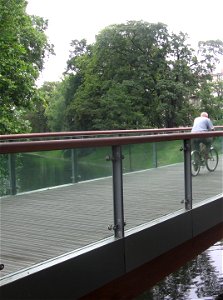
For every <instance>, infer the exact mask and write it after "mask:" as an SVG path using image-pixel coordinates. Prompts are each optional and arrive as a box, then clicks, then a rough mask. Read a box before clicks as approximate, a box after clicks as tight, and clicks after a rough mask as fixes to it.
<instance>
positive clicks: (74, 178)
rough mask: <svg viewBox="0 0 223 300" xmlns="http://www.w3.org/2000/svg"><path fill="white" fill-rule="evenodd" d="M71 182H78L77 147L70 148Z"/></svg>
mask: <svg viewBox="0 0 223 300" xmlns="http://www.w3.org/2000/svg"><path fill="white" fill-rule="evenodd" d="M71 166H72V176H71V179H72V183H76V182H78V170H77V149H71Z"/></svg>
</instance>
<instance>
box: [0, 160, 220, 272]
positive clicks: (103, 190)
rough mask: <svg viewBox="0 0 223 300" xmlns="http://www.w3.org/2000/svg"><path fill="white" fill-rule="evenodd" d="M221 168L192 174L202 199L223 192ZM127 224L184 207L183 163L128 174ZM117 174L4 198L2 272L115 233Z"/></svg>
mask: <svg viewBox="0 0 223 300" xmlns="http://www.w3.org/2000/svg"><path fill="white" fill-rule="evenodd" d="M222 179H223V172H222V158H221V159H220V162H219V166H218V168H217V170H216V171H215V172H213V173H209V172H208V171H206V170H205V169H204V170H203V169H202V170H201V174H200V175H199V176H197V177H196V178H193V199H194V202H195V203H196V202H198V201H201V200H204V199H207V198H209V197H212V196H215V195H217V194H220V193H222V190H223V187H222ZM123 187H124V211H125V220H126V223H127V225H126V227H125V228H126V230H127V229H130V228H133V227H135V226H138V225H140V224H143V223H145V222H149V221H151V220H154V219H156V218H159V217H161V216H164V215H167V214H169V213H171V212H175V211H176V210H179V209H183V208H184V204H183V203H181V201H182V200H183V199H184V178H183V164H176V165H173V166H167V167H162V168H157V169H151V170H146V171H142V172H135V173H131V174H126V175H124V182H123ZM112 193H113V192H112V178H104V179H100V180H94V181H87V182H82V183H77V184H73V185H68V186H62V187H57V188H52V189H47V190H42V191H36V192H32V193H26V194H21V195H17V196H9V197H3V198H1V199H0V201H1V202H0V203H1V231H0V234H1V236H0V237H1V247H0V250H1V263H3V264H4V265H5V268H4V270H2V271H1V272H0V275H1V277H3V276H5V275H7V274H9V273H12V272H16V271H19V270H21V269H23V268H26V267H29V266H32V265H34V264H36V263H40V262H42V261H45V260H48V259H50V258H53V257H56V256H58V255H61V254H64V253H66V252H69V251H72V250H75V249H78V248H81V247H83V246H86V245H88V244H90V243H93V242H96V241H99V240H101V239H104V238H106V237H109V236H112V235H113V231H109V230H108V225H110V224H113V200H112Z"/></svg>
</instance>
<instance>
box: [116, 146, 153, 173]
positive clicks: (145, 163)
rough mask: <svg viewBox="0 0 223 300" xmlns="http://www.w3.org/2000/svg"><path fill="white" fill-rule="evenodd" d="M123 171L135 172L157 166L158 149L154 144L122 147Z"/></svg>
mask: <svg viewBox="0 0 223 300" xmlns="http://www.w3.org/2000/svg"><path fill="white" fill-rule="evenodd" d="M122 154H123V157H124V159H123V172H124V173H129V172H135V171H139V170H146V169H151V168H153V167H155V166H156V149H155V147H154V144H152V143H147V144H135V145H131V144H130V145H126V146H123V147H122Z"/></svg>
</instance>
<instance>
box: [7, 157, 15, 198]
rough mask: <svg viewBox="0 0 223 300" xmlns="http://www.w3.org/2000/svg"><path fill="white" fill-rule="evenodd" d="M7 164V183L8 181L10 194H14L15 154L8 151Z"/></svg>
mask: <svg viewBox="0 0 223 300" xmlns="http://www.w3.org/2000/svg"><path fill="white" fill-rule="evenodd" d="M8 166H9V183H10V194H11V195H16V192H17V189H16V174H15V154H14V153H10V154H9V155H8Z"/></svg>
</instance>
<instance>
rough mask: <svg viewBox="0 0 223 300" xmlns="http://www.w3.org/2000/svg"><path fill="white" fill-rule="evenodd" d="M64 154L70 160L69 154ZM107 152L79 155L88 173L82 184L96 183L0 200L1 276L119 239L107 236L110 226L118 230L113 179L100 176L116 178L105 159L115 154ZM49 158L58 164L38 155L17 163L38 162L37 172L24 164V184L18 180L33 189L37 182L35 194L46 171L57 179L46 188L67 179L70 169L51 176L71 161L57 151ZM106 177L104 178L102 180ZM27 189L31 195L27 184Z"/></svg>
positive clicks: (49, 189)
mask: <svg viewBox="0 0 223 300" xmlns="http://www.w3.org/2000/svg"><path fill="white" fill-rule="evenodd" d="M79 150H81V149H79ZM97 151H99V152H97ZM64 152H65V153H68V154H69V150H67V151H64ZM107 152H108V149H102V148H101V149H99V148H98V149H97V150H96V151H92V152H91V151H86V150H84V149H83V151H80V152H79V155H78V157H77V165H78V166H81V165H84V170H82V171H81V172H82V173H78V174H83V175H82V176H83V177H82V179H83V178H87V179H92V180H86V181H84V180H82V181H81V182H80V181H79V182H77V183H73V184H72V183H71V184H67V185H58V186H56V187H55V186H54V187H51V188H46V189H41V190H39V189H38V190H34V191H29V192H24V193H18V194H17V195H8V196H4V197H1V198H0V205H1V263H3V264H4V266H5V267H4V270H2V271H1V273H0V276H1V277H4V276H6V275H8V274H12V273H14V272H16V271H19V270H22V269H24V268H27V267H32V266H34V265H35V264H38V263H41V262H44V261H46V260H48V259H52V258H54V257H56V256H59V255H63V254H65V253H68V252H70V251H73V250H77V249H80V248H82V247H84V246H87V245H89V244H91V243H95V242H97V241H100V240H102V239H104V238H107V237H111V236H113V235H114V232H113V230H111V231H109V230H108V225H112V226H113V225H114V224H113V223H114V221H113V190H112V176H107V177H105V173H103V172H104V171H103V172H101V173H100V174H99V170H101V169H104V168H106V172H107V173H106V174H107V175H111V171H112V165H111V161H106V159H105V154H110V152H111V151H109V153H107ZM80 153H81V155H80ZM46 154H47V156H50V155H52V157H54V158H55V156H57V159H53V158H52V161H51V160H50V163H49V162H47V163H46V164H43V163H42V160H41V159H36V157H35V155H33V156H31V154H27V155H25V154H18V157H20V158H22V160H21V162H24V161H25V159H27V158H28V161H29V162H30V156H31V158H32V159H34V161H35V163H34V164H35V169H31V170H28V171H27V170H25V169H23V170H22V167H24V165H22V164H21V165H20V166H19V167H20V168H21V169H20V170H18V172H17V180H19V182H20V183H21V180H20V178H18V176H19V175H21V174H23V177H24V179H25V180H27V182H29V183H30V184H31V183H32V180H33V181H34V182H36V185H35V187H34V188H37V187H38V188H40V187H41V186H40V185H38V183H39V180H40V177H41V176H43V175H42V174H43V173H41V172H42V169H44V172H46V174H48V176H54V177H53V179H50V180H52V181H50V182H49V183H47V184H46V185H47V186H48V185H49V186H52V184H54V183H56V179H55V178H56V177H57V176H62V175H61V174H62V173H63V172H65V171H64V170H65V167H64V166H63V167H59V168H58V169H57V168H55V170H54V171H55V174H54V175H52V174H51V173H50V172H51V168H53V167H52V166H51V162H52V164H53V165H55V161H59V160H62V161H64V160H66V155H64V154H63V155H62V154H61V157H60V158H61V159H59V156H58V153H55V152H54V151H52V153H51V152H50V151H48V152H47V153H44V152H42V155H43V156H44V155H46ZM33 157H34V158H33ZM47 159H49V158H47ZM67 160H68V162H67V164H68V166H67V168H68V170H67V173H68V175H67V178H68V177H69V178H70V177H71V175H70V174H71V172H70V171H71V166H70V158H69V155H68V158H67ZM28 161H27V162H28ZM38 162H39V164H40V165H39V166H38ZM102 162H103V163H102ZM101 164H102V165H101ZM88 166H89V169H88ZM102 166H103V167H102ZM47 168H49V169H50V170H47ZM60 168H61V169H60ZM57 170H59V172H58V173H57ZM94 170H95V174H93V173H94V172H93V171H94ZM31 171H32V174H31ZM79 171H80V169H79ZM60 172H61V173H60ZM44 176H45V175H44ZM102 176H104V177H103V178H101V179H98V177H102ZM45 178H46V177H45ZM93 178H97V180H94V179H93ZM6 179H7V178H6ZM62 179H63V180H61V181H60V182H59V183H60V184H61V183H67V182H71V180H70V179H67V181H65V180H64V178H62ZM22 180H23V178H22ZM42 186H43V185H42ZM26 189H27V190H28V183H27V188H26ZM24 190H25V188H24Z"/></svg>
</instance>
